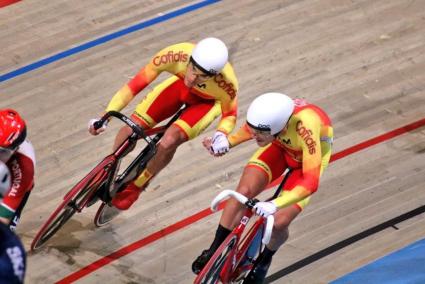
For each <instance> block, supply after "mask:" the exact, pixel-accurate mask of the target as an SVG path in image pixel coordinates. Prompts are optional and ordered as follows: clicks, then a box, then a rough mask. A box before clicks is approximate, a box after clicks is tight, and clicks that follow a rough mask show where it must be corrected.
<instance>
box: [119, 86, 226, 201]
mask: <svg viewBox="0 0 425 284" xmlns="http://www.w3.org/2000/svg"><path fill="white" fill-rule="evenodd" d="M156 91H157V92H159V95H157V96H156V99H155V100H154V101H153V102H152V103H151V105H150V107H149V108H147V109H143V108H142V106H143V107H145V106H144V104H143V102H142V104H141V111H140V112H143V113H146V116H145V117H144V118H143V120H144V121H152V122H153V123H156V122H159V121H161V120H164V119H165V118H167V117H169V116H171V115H172V114H174V113H175V112H176V111H177V110H178V109H179V108H180V107H181V105H182V104H183V103H192V105H189V106H188V107H187V108H186V109H185V111H184V112H183V113H182V115H181V117H180V119H178V120H177V121H176V122H174V123H173V124H172V125H171V126H170V127H169V128H168V129H167V130H166V131H165V133H164V136H163V137H162V139H161V141H160V143H159V145H158V148H157V152H156V154H155V156H154V157H153V158H152V159H151V160H150V161H149V162H148V164H147V166H146V169H145V170H144V171H143V172H142V173H141V174H140V176H139V177H138V178H137V179H136V180H135V181H134V182H132V183H130V184H129V185H128V187H127V188H126V189H125V190H124V191H122V192H120V193H118V194H117V195H118V197H117V198H116V199H115V202H114V200H113V205H114V206H115V207H117V208H119V209H128V208H129V207H130V206H131V205H132V204H133V203H134V202H135V201H136V200H137V198H138V196H139V194H140V192H141V190H143V189H144V188H146V186H147V185H148V183H149V182H150V180H151V179H152V178H153V177H154V176H155V175H157V174H158V173H159V172H160V171H161V170H162V169H163V168H165V167H166V166H167V165H168V164H169V162H170V161H171V160H172V158H173V156H174V153H175V152H176V150H177V148H178V147H179V146H180V145H181V144H182V143H184V142H186V141H187V140H189V139H193V138H194V137H196V136H198V135H199V134H200V133H201V132H202V131H203V130H204V129H205V128H207V127H208V125H209V124H210V123H211V122H212V121H213V120H214V119H215V118H216V117H217V116H218V115H219V113H220V112H219V109H220V108H219V105H218V104H217V103H215V102H214V101H211V100H209V101H206V100H204V99H201V98H199V97H197V96H195V95H190V94H187V88H186V87H185V86H184V84H183V82H182V81H181V80H177V81H174V82H172V84H171V85H170V86H169V87H167V88H164V87H162V88H159V89H156ZM176 94H178V98H175V99H174V100H175V101H174V103H172V104H171V103H170V99H169V98H170V97H173V96H174V97H175V96H176ZM164 100H165V101H167V103H169V104H170V105H169V106H168V107H167V108H165V110H164V107H163V106H164V103H165V102H162V101H164ZM155 110H157V111H159V110H160V111H161V113H159V112H158V113H157V112H155ZM164 111H165V112H164ZM140 112H139V111H137V109H136V113H137V114H139V113H140Z"/></svg>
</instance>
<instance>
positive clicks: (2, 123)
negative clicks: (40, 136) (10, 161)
mask: <svg viewBox="0 0 425 284" xmlns="http://www.w3.org/2000/svg"><path fill="white" fill-rule="evenodd" d="M26 136H27V131H26V126H25V121H24V120H23V119H22V117H21V116H20V115H19V113H18V112H17V111H15V110H13V109H2V110H0V151H4V152H5V151H15V150H16V149H17V148H18V147H19V145H21V144H22V142H24V140H25V137H26Z"/></svg>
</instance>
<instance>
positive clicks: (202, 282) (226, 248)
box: [193, 235, 238, 284]
mask: <svg viewBox="0 0 425 284" xmlns="http://www.w3.org/2000/svg"><path fill="white" fill-rule="evenodd" d="M237 240H238V237H237V236H236V235H230V236H229V237H227V239H226V240H225V241H224V242H223V243H222V244H221V245H220V247H219V248H218V249H217V251H216V252H215V253H214V255H213V256H212V257H211V259H210V260H209V261H208V263H207V264H206V265H205V267H204V269H202V271H201V272H200V273H199V274H198V276H197V277H196V279H195V281H194V282H193V283H194V284H215V283H218V281H219V280H220V275H222V272H223V268H224V267H225V264H226V263H227V262H228V257H229V256H230V253H231V252H232V250H233V248H234V247H235V246H236V243H237Z"/></svg>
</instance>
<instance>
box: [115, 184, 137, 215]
mask: <svg viewBox="0 0 425 284" xmlns="http://www.w3.org/2000/svg"><path fill="white" fill-rule="evenodd" d="M141 192H142V189H140V188H138V187H137V186H136V185H135V184H134V183H130V184H129V185H127V187H126V188H125V189H124V190H122V191H120V192H117V194H115V196H114V198H112V201H111V203H112V205H113V206H114V207H116V208H118V209H120V210H127V209H128V208H130V207H131V205H133V203H134V202H136V200H137V199H138V198H139V195H140V193H141Z"/></svg>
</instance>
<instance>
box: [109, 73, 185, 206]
mask: <svg viewBox="0 0 425 284" xmlns="http://www.w3.org/2000/svg"><path fill="white" fill-rule="evenodd" d="M181 84H182V83H181V80H179V78H178V77H176V76H172V77H170V78H168V79H166V80H165V81H164V82H162V83H160V84H159V85H158V86H156V87H155V88H154V89H153V90H152V91H151V92H149V93H148V94H147V95H146V97H145V98H144V99H143V100H142V101H141V102H140V103H139V104H138V105H137V106H136V109H135V111H134V112H133V114H132V116H131V118H132V120H133V121H134V122H136V123H137V124H139V125H140V126H142V127H143V128H144V129H147V128H151V127H153V126H155V125H156V124H157V123H159V122H161V121H163V120H165V119H167V118H168V117H170V116H172V115H173V114H174V113H176V112H177V111H178V109H179V108H180V107H181V106H182V104H183V102H182V101H181V100H180V95H179V92H181V89H182V88H181ZM130 134H131V129H130V128H129V127H128V126H125V127H123V128H122V129H121V130H120V132H119V133H118V135H117V137H116V139H115V145H114V147H118V146H119V145H120V144H121V143H122V142H123V141H124V140H125V139H126V138H127V137H128V136H129V135H130ZM164 138H165V135H164V137H163V139H164ZM153 159H155V157H154V158H153ZM153 175H154V174H153V173H152V172H151V171H150V170H149V169H145V170H144V171H143V172H142V173H141V174H140V176H139V177H138V178H137V179H136V180H135V181H134V182H131V183H130V184H129V185H128V186H127V187H126V188H125V189H124V190H122V191H120V192H118V193H117V194H116V195H115V196H114V198H113V199H112V205H114V206H115V207H116V208H118V209H121V210H126V209H128V208H129V207H130V206H131V205H132V204H133V203H134V202H135V201H136V200H137V199H138V198H139V195H140V193H141V191H142V190H143V189H144V188H145V187H146V185H147V184H148V182H149V180H150V179H151V178H152V177H153Z"/></svg>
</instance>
